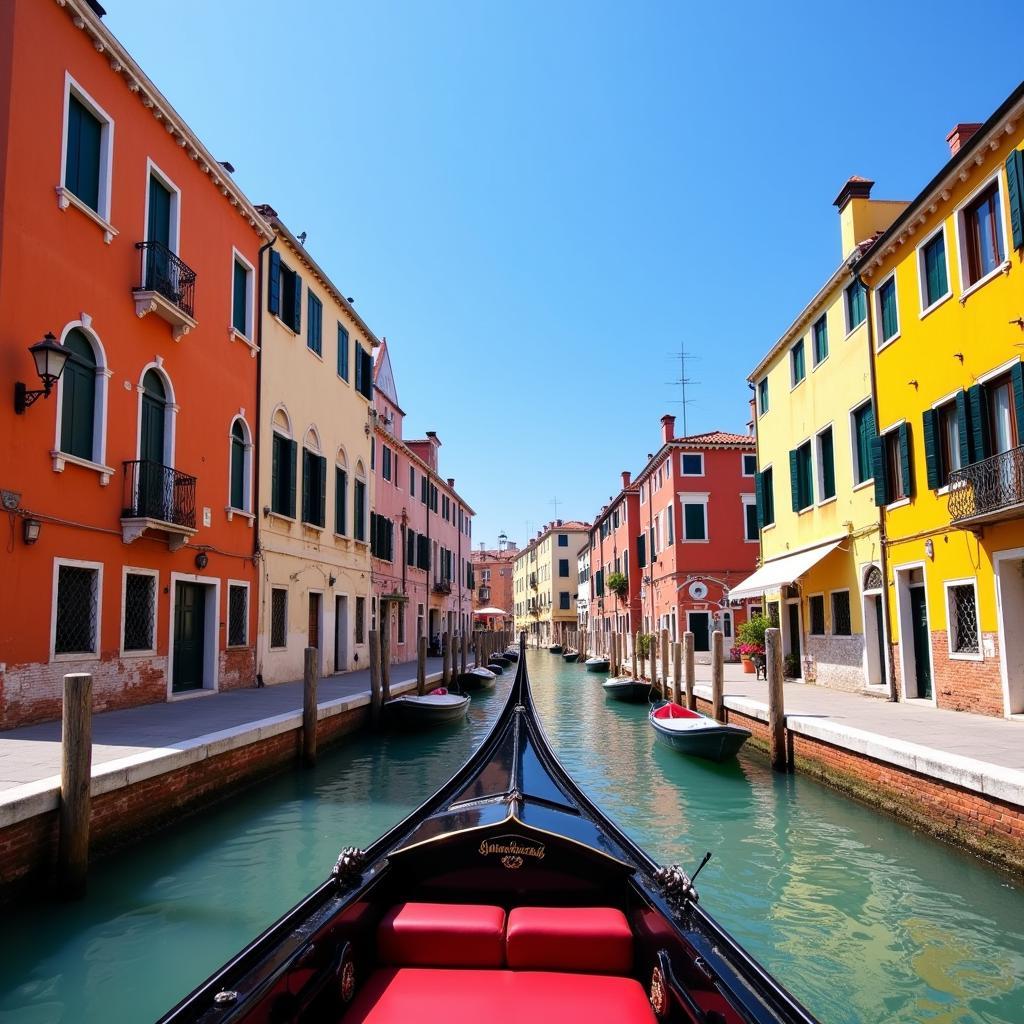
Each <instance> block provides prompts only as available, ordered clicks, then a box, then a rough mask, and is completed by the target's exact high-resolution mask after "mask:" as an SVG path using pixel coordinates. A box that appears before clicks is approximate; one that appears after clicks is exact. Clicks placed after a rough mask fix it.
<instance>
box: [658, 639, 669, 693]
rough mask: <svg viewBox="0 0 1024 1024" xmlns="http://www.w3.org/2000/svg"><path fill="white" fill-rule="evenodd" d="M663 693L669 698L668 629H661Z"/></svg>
mask: <svg viewBox="0 0 1024 1024" xmlns="http://www.w3.org/2000/svg"><path fill="white" fill-rule="evenodd" d="M659 678H660V679H661V695H662V697H664V698H665V700H668V630H667V629H663V630H662V631H661V675H660V676H659Z"/></svg>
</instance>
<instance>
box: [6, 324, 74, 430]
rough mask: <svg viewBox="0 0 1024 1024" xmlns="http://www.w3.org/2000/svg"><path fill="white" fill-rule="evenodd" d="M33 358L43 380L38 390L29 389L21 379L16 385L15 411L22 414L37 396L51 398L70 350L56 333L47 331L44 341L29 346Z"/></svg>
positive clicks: (37, 371)
mask: <svg viewBox="0 0 1024 1024" xmlns="http://www.w3.org/2000/svg"><path fill="white" fill-rule="evenodd" d="M28 350H29V352H31V353H32V359H33V360H34V361H35V364H36V373H38V374H39V379H40V380H41V381H42V382H43V386H42V388H40V389H39V390H38V391H29V390H28V388H26V387H25V385H24V384H22V382H21V381H20V380H19V381H18V382H17V383H16V384H15V385H14V411H15V412H16V413H18V415H21V414H22V413H23V412H24V411H25V410H26V409H27V408H28V407H29V406H30V405H31V404H32V403H33V402H34V401H35V400H36V399H37V398H40V397H42V398H49V397H50V392H51V391H52V390H53V385H54V384H56V383H57V381H58V380H60V375H61V374H62V373H63V372H64V366H65V364H66V363H67V361H68V355H69V353H68V350H67V349H66V348H65V347H64V346H63V345H61V344H60V343H59V342H58V341H57V339H56V338H55V337H54V335H53V334H52V333H51V332H50V331H47V332H46V334H45V335H43V340H42V341H37V342H36V343H35V344H34V345H30V346H29V349H28Z"/></svg>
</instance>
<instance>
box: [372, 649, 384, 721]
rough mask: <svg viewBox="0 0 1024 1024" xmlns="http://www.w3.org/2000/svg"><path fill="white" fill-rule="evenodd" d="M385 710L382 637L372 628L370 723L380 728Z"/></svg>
mask: <svg viewBox="0 0 1024 1024" xmlns="http://www.w3.org/2000/svg"><path fill="white" fill-rule="evenodd" d="M383 710H384V687H383V683H382V682H381V674H380V638H379V637H378V636H377V630H375V629H371V630H370V725H371V726H372V727H373V728H374V729H379V728H380V719H381V713H382V712H383Z"/></svg>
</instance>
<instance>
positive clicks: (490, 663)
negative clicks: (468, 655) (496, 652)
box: [484, 658, 505, 676]
mask: <svg viewBox="0 0 1024 1024" xmlns="http://www.w3.org/2000/svg"><path fill="white" fill-rule="evenodd" d="M484 668H486V669H487V671H488V672H493V673H494V675H496V676H500V675H501V674H502V673H503V672H504V671H505V666H504V665H502V663H501V662H500V661H494V660H493V659H492V658H489V659H488V660H487V664H486V665H485V666H484Z"/></svg>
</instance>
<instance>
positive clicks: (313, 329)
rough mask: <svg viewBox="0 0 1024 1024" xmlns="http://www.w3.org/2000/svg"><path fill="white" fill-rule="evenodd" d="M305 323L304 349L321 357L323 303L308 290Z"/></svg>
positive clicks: (322, 345)
mask: <svg viewBox="0 0 1024 1024" xmlns="http://www.w3.org/2000/svg"><path fill="white" fill-rule="evenodd" d="M307 307H308V308H307V317H306V319H307V323H306V348H308V349H311V350H312V351H313V352H315V353H316V354H317V355H318V356H320V355H323V350H324V344H323V322H324V306H323V303H322V302H321V301H320V300H319V299H318V298H317V297H316V296H315V295H314V294H313V290H312V288H311V289H310V290H309V293H308V299H307Z"/></svg>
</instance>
